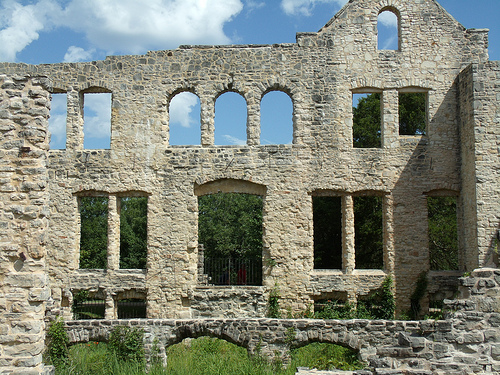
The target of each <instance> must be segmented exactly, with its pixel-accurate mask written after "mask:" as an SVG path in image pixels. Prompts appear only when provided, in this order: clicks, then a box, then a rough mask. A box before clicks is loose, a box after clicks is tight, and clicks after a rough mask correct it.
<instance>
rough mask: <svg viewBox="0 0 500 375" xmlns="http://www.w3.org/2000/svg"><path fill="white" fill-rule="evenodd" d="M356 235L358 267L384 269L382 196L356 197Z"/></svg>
mask: <svg viewBox="0 0 500 375" xmlns="http://www.w3.org/2000/svg"><path fill="white" fill-rule="evenodd" d="M354 235H355V252H356V268H357V269H382V268H383V267H384V256H383V247H384V245H383V224H382V197H377V196H360V197H354Z"/></svg>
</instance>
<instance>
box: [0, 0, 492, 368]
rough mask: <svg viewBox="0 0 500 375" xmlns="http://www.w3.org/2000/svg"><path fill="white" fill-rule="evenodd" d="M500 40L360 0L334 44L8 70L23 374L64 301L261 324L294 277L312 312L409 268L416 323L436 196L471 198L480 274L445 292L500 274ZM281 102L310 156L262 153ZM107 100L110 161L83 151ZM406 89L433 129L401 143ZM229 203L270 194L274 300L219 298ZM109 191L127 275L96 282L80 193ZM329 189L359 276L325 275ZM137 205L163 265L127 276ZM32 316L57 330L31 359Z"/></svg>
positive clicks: (10, 241)
mask: <svg viewBox="0 0 500 375" xmlns="http://www.w3.org/2000/svg"><path fill="white" fill-rule="evenodd" d="M383 10H390V11H392V12H394V13H395V14H396V15H397V16H398V20H399V40H400V43H399V44H400V45H399V49H398V50H397V51H385V50H377V33H376V29H377V16H378V14H379V13H380V12H381V11H383ZM487 46H488V36H487V30H475V29H474V30H466V29H465V28H464V27H463V26H461V25H460V24H459V23H458V22H457V21H455V20H454V19H453V18H452V17H451V16H450V15H449V14H448V13H447V12H446V11H445V10H444V9H443V8H441V6H439V4H438V3H437V2H436V1H434V0H421V1H413V2H408V1H402V0H351V1H349V3H348V4H347V5H346V6H345V7H344V8H343V9H342V10H341V11H340V12H339V13H338V14H337V15H336V16H335V17H334V18H332V20H331V21H330V22H328V23H327V25H325V27H323V28H322V29H321V30H320V31H319V32H317V33H299V34H297V43H293V44H276V45H243V46H182V47H180V48H178V49H176V50H172V51H154V52H148V53H147V54H146V55H143V56H110V57H107V58H106V59H105V60H104V61H93V62H88V63H61V64H49V65H36V66H35V65H27V64H15V63H0V74H1V75H2V76H1V77H2V78H1V79H2V86H1V87H2V90H1V92H0V95H1V102H0V132H1V139H0V142H1V144H0V153H1V155H2V158H1V161H0V163H1V164H0V166H1V168H2V169H1V170H0V178H1V179H0V193H1V202H0V212H1V215H2V216H1V220H0V225H1V228H2V231H1V232H0V239H1V242H0V246H2V248H1V251H2V254H1V255H0V256H1V258H0V259H1V264H0V267H1V269H2V273H1V276H0V277H1V278H3V280H4V281H3V283H2V285H3V286H2V288H3V289H2V295H1V296H0V309H1V310H2V311H3V312H2V315H1V318H0V319H1V324H2V325H1V327H2V328H1V331H0V337H1V338H2V339H1V340H2V347H1V348H0V353H1V356H0V360H1V361H2V362H1V365H2V366H6V367H5V368H7V369H8V370H6V371H5V372H7V373H9V372H8V371H11V370H12V368H15V367H16V366H17V367H19V368H23V367H32V368H33V369H36V370H34V371H42V370H41V365H40V355H39V354H40V351H39V350H38V349H40V346H41V345H42V344H43V321H42V317H43V315H44V312H45V302H44V301H45V300H46V299H47V298H49V297H50V298H49V301H48V305H47V306H48V307H49V308H48V314H47V315H49V314H51V315H54V314H62V315H63V316H64V317H65V318H66V319H71V305H72V300H73V294H74V293H75V292H78V291H80V290H89V291H91V292H95V293H99V295H100V296H101V297H102V298H104V299H105V300H106V306H107V308H106V318H116V302H117V300H119V299H120V298H130V296H144V297H145V298H147V315H148V317H149V318H158V319H160V318H161V319H175V318H197V317H205V316H209V315H210V316H212V317H213V318H222V317H231V318H232V317H236V316H247V317H248V316H250V317H258V316H261V314H263V312H264V310H265V308H264V305H265V303H266V301H267V297H268V294H269V291H270V290H271V289H272V288H273V287H274V286H275V285H276V284H278V286H279V288H280V294H281V301H280V303H281V306H282V308H283V309H284V310H285V309H291V311H292V312H297V311H304V310H305V309H306V308H307V307H308V306H309V305H310V304H311V303H312V302H313V301H314V300H317V299H321V298H324V297H327V298H328V297H329V296H332V295H342V296H345V298H346V299H347V300H349V301H351V302H355V301H356V300H357V299H359V298H360V297H363V296H364V295H366V294H368V293H369V292H370V291H372V290H374V289H377V288H378V287H379V286H380V285H381V283H382V281H383V279H384V278H385V277H386V276H387V275H390V276H392V277H393V279H394V283H395V289H394V290H395V295H396V302H397V308H398V311H404V310H406V309H408V307H409V306H410V300H409V298H410V296H411V294H412V292H413V290H414V288H415V283H416V280H417V278H418V276H419V275H420V274H421V273H422V272H425V271H429V251H428V249H429V245H428V228H427V199H426V198H427V196H429V195H434V194H438V195H439V194H441V195H443V194H444V195H446V194H448V195H455V196H458V225H459V230H458V233H459V245H460V249H459V268H460V269H459V270H457V271H447V272H434V271H431V272H429V281H430V285H429V292H430V293H433V294H435V295H439V296H440V297H439V298H444V297H450V296H451V295H453V293H454V285H456V284H454V282H455V283H456V280H457V279H458V277H459V276H460V275H461V274H463V272H464V271H470V270H473V269H476V268H481V267H486V266H493V267H496V266H498V254H497V251H498V249H497V245H498V242H497V240H496V239H495V237H496V236H497V235H498V230H499V227H500V156H499V154H500V152H499V147H500V106H499V103H500V63H499V62H492V61H488V50H487ZM28 76H31V77H32V78H31V79H30V78H29V77H28ZM39 77H47V79H45V78H43V79H41V78H39ZM45 82H50V83H51V86H49V85H47V84H46V83H45ZM32 87H34V88H33V89H32ZM30 90H31V91H30ZM273 90H278V91H283V92H285V93H286V94H288V95H289V96H290V98H291V100H292V103H293V129H291V132H292V131H293V143H292V144H287V145H261V144H260V101H261V99H262V97H263V96H264V95H265V94H266V93H268V92H269V91H273ZM183 91H189V92H192V93H194V94H196V95H198V97H199V98H200V102H201V119H200V129H201V139H200V145H197V146H172V145H170V144H169V105H170V101H171V100H172V98H173V97H174V96H175V95H176V94H178V93H179V92H183ZM226 91H234V92H237V93H239V94H240V95H242V96H243V97H244V98H245V100H246V103H247V145H246V146H214V111H215V101H216V98H217V97H218V96H219V95H220V94H222V93H224V92H226ZM49 92H50V93H52V94H56V93H62V92H64V93H67V98H68V104H67V109H68V112H67V114H68V117H67V141H66V149H65V150H50V151H49V150H48V140H47V137H46V133H47V127H46V122H47V117H48V108H49V102H48V98H49ZM89 92H111V93H112V119H111V148H110V149H109V150H85V149H84V147H83V114H82V111H83V107H82V101H83V97H84V95H85V93H89ZM360 92H379V93H381V94H382V100H381V101H382V124H381V135H382V147H380V148H354V147H353V135H352V95H353V93H360ZM401 92H425V93H426V97H427V117H428V122H427V126H426V134H425V135H416V136H401V135H399V131H398V124H399V119H398V117H399V114H398V96H399V93H401ZM23 147H30V150H29V151H27V149H24V148H23ZM47 155H48V159H47ZM32 164H33V165H32ZM216 191H225V192H229V191H236V192H247V193H253V194H259V195H262V196H263V197H264V199H263V201H264V206H263V229H264V236H263V243H264V247H263V280H262V281H263V286H262V287H255V288H253V289H248V287H237V286H233V287H231V288H225V289H224V288H210V287H207V286H202V285H200V284H201V283H200V282H199V281H200V279H203V277H202V275H199V274H198V270H199V267H198V235H197V233H198V202H197V199H198V196H200V195H203V194H208V193H210V192H216ZM95 194H98V195H105V196H108V197H109V229H108V232H109V233H108V234H109V236H108V269H107V270H82V269H79V243H80V228H79V225H80V223H79V220H80V218H79V211H78V199H79V197H82V196H86V195H95ZM362 194H369V195H376V196H380V197H382V200H383V218H384V223H383V226H384V228H383V229H384V267H383V269H381V270H362V269H358V268H356V264H355V248H354V244H355V233H354V212H353V197H355V196H357V195H362ZM315 195H333V196H340V197H341V199H342V213H343V249H342V257H343V265H342V269H340V270H315V269H314V268H313V221H312V196H315ZM122 196H147V197H148V259H147V269H146V270H120V269H119V215H118V213H119V203H118V202H119V198H120V197H122ZM49 211H50V212H49ZM49 213H50V216H49ZM45 249H46V252H47V254H46V257H45ZM21 254H23V255H21ZM23 257H26V260H24V259H23ZM21 266H22V267H21ZM16 267H17V268H19V267H21V268H20V269H17V268H16ZM25 273H26V275H25ZM25 277H27V278H28V279H24V278H25ZM21 279H22V280H21ZM442 280H446V285H447V287H446V288H442V287H441V281H442ZM454 280H455V281H454ZM47 287H49V288H50V292H49V289H47ZM18 289H19V290H18ZM249 290H251V292H250V291H249ZM30 293H31V294H30ZM28 295H30V296H32V297H29V298H33V300H32V301H31V303H30V304H29V308H28V306H27V305H26V301H27V296H28ZM219 298H220V299H219ZM13 301H18V303H17V302H16V303H17V304H16V303H15V302H13ZM424 304H425V301H424ZM23 306H24V307H23ZM24 308H26V309H27V310H26V311H25V310H23V309H24ZM18 309H20V310H19V311H17V310H18ZM228 309H231V311H227V310H228ZM23 314H28V315H29V314H31V315H30V317H32V319H33V320H34V321H36V322H37V323H36V324H37V326H36V327H34V328H32V329H31V328H30V329H28V328H26V330H28V331H30V333H29V335H33V337H34V338H33V339H31V338H30V339H29V340H30V343H31V340H34V341H33V345H34V346H33V347H34V348H36V349H33V350H32V351H31V352H30V353H32V354H33V355H34V357H33V358H35V359H33V360H31V358H32V357H31V354H30V361H31V362H30V361H28V362H29V363H28V362H26V361H25V359H23V358H24V357H23V356H24V354H25V352H24V351H23V350H21V349H19V347H20V346H19V345H21V344H18V341H16V340H14V338H13V336H12V335H16V334H17V333H14V330H16V329H17V328H14V326H16V327H17V324H18V323H15V322H18V321H19V322H22V321H24V320H25V318H26V316H27V315H23ZM38 325H39V326H38ZM16 332H17V331H16ZM35 338H36V339H35ZM37 340H38V341H37ZM35 341H36V342H35ZM22 345H24V343H23V344H22ZM22 345H21V346H22ZM23 361H24V362H23ZM2 371H3V370H2Z"/></svg>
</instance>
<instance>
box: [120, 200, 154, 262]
mask: <svg viewBox="0 0 500 375" xmlns="http://www.w3.org/2000/svg"><path fill="white" fill-rule="evenodd" d="M147 211H148V198H147V197H127V198H122V199H121V211H120V268H133V269H136V268H146V258H147V223H148V219H147Z"/></svg>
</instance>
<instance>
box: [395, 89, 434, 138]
mask: <svg viewBox="0 0 500 375" xmlns="http://www.w3.org/2000/svg"><path fill="white" fill-rule="evenodd" d="M426 97H427V95H426V94H425V93H423V92H411V93H400V94H399V134H400V135H417V134H425V124H426V108H425V107H426Z"/></svg>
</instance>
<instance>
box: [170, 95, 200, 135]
mask: <svg viewBox="0 0 500 375" xmlns="http://www.w3.org/2000/svg"><path fill="white" fill-rule="evenodd" d="M199 101H200V100H199V99H198V97H197V96H196V95H195V94H193V93H190V92H181V93H180V94H177V95H176V96H174V98H173V99H172V100H171V102H170V108H169V114H170V125H173V124H178V125H180V126H182V127H183V128H190V127H191V125H193V124H195V123H199V121H200V120H199V118H198V120H196V119H195V118H193V115H194V114H193V113H192V112H193V109H194V106H195V105H196V104H198V103H199ZM198 115H199V114H198Z"/></svg>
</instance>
